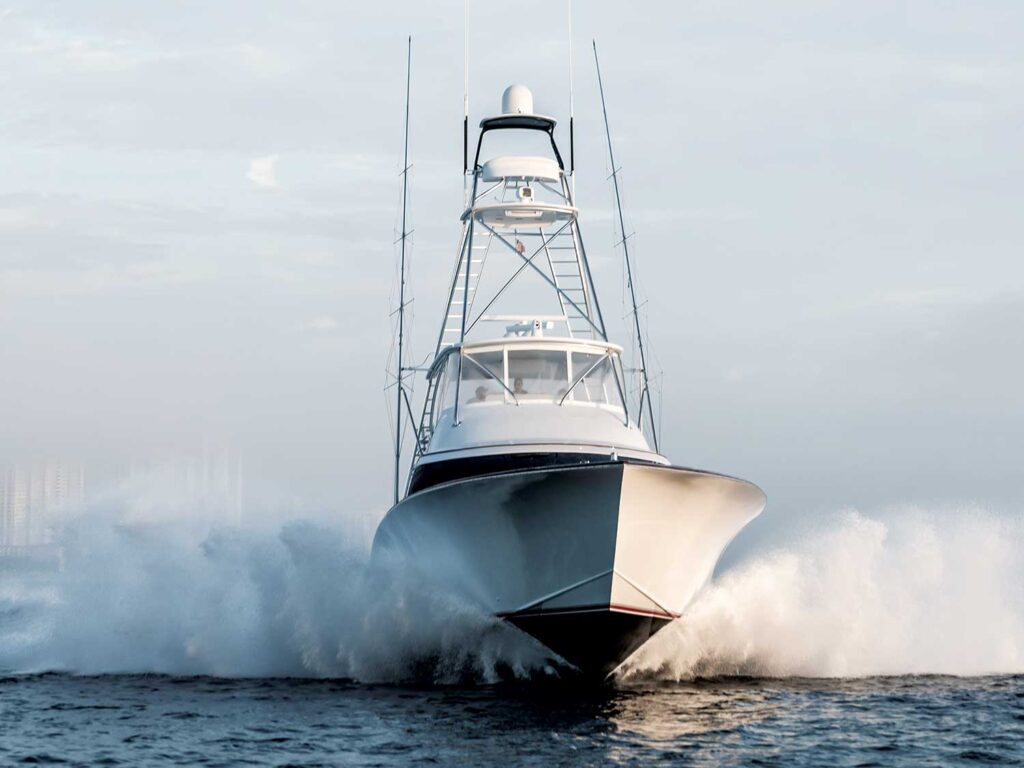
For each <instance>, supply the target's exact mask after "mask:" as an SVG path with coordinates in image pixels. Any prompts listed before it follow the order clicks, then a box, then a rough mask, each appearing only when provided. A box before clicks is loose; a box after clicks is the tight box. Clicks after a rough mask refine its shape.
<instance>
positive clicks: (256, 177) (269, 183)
mask: <svg viewBox="0 0 1024 768" xmlns="http://www.w3.org/2000/svg"><path fill="white" fill-rule="evenodd" d="M277 159H278V155H267V156H266V157H254V158H253V159H252V160H250V161H249V172H248V173H247V174H245V176H246V178H247V179H249V181H251V182H252V183H253V184H255V185H256V186H257V187H263V188H264V189H273V188H274V187H276V186H277Z"/></svg>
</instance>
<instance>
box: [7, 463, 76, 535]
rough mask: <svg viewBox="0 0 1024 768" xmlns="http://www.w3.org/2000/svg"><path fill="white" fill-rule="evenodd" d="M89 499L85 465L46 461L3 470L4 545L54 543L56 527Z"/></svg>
mask: <svg viewBox="0 0 1024 768" xmlns="http://www.w3.org/2000/svg"><path fill="white" fill-rule="evenodd" d="M84 501H85V467H84V465H83V464H82V463H80V462H65V461H46V462H40V463H35V464H28V465H15V466H12V467H7V468H5V469H3V470H0V547H34V546H42V545H44V544H50V543H52V541H53V534H54V528H55V527H57V526H59V525H60V524H61V523H63V522H64V520H65V519H66V517H67V515H68V514H70V513H72V512H75V511H78V510H79V509H80V507H81V505H82V504H83V502H84Z"/></svg>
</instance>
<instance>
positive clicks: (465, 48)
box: [462, 0, 469, 205]
mask: <svg viewBox="0 0 1024 768" xmlns="http://www.w3.org/2000/svg"><path fill="white" fill-rule="evenodd" d="M462 26H463V41H462V203H463V205H466V204H468V202H469V198H468V197H467V195H468V194H469V189H468V187H467V186H466V185H467V179H466V174H467V173H468V172H469V0H466V2H465V3H464V13H463V24H462Z"/></svg>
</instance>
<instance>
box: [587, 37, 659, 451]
mask: <svg viewBox="0 0 1024 768" xmlns="http://www.w3.org/2000/svg"><path fill="white" fill-rule="evenodd" d="M593 44H594V66H595V67H597V87H598V89H599V90H600V91H601V112H602V113H603V114H604V135H605V138H606V139H607V140H608V161H609V162H610V163H611V165H612V184H613V186H614V187H615V207H616V208H617V209H618V212H619V231H620V232H621V233H622V252H623V254H624V256H625V261H626V282H627V284H628V285H629V298H630V300H631V301H632V303H633V324H634V329H635V331H636V344H637V350H638V352H639V353H640V403H639V407H638V408H637V426H638V427H641V428H642V427H643V425H642V423H641V422H642V421H643V414H644V401H645V400H646V401H647V417H648V420H649V421H650V424H651V441H652V442H653V443H654V450H655V451H657V450H659V449H658V428H657V424H656V423H655V421H654V406H653V405H652V404H651V389H650V383H649V381H648V379H647V357H646V354H645V352H644V334H643V330H642V329H641V328H640V313H639V311H638V309H637V306H636V286H635V285H634V283H633V264H632V260H631V259H630V257H629V242H628V241H629V235H627V234H626V221H625V217H624V216H623V215H622V197H621V195H620V194H619V169H618V168H617V167H616V165H615V154H614V153H613V152H612V131H611V128H609V127H608V108H607V107H606V106H605V101H604V83H603V82H602V81H601V62H600V61H598V58H597V41H596V40H594V41H593Z"/></svg>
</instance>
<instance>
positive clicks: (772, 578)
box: [621, 509, 1024, 679]
mask: <svg viewBox="0 0 1024 768" xmlns="http://www.w3.org/2000/svg"><path fill="white" fill-rule="evenodd" d="M1022 542H1024V517H1022V516H1020V515H1017V516H997V515H993V514H990V513H986V512H984V511H982V510H979V509H961V510H943V511H939V512H928V511H925V510H921V509H903V510H895V511H891V512H889V513H887V514H885V515H884V516H882V517H880V518H875V517H867V516H865V515H863V514H860V513H857V512H853V511H848V512H845V513H841V514H838V515H833V516H830V517H829V518H828V519H826V520H823V521H822V522H821V523H820V525H819V526H818V528H817V530H816V531H815V532H813V533H812V534H810V535H809V536H806V537H804V538H802V539H801V540H799V541H797V542H795V543H794V545H793V546H791V547H786V548H785V549H782V550H781V551H776V552H771V553H769V554H766V555H764V556H760V557H757V558H755V559H753V560H752V561H750V562H748V563H746V564H744V565H741V566H740V567H739V568H737V569H734V570H733V571H732V572H730V573H727V574H726V575H725V576H724V577H723V578H721V579H720V580H719V581H718V582H717V583H715V584H713V585H711V586H710V587H709V589H707V590H706V591H705V592H704V593H703V594H702V595H701V596H700V597H699V598H698V599H697V601H696V602H695V603H694V604H693V606H692V607H691V609H690V610H689V611H687V612H686V614H685V616H684V617H683V619H682V620H680V621H677V622H675V623H673V624H672V625H671V626H669V627H667V628H666V629H665V630H663V631H662V632H661V633H660V634H659V635H657V636H655V638H654V639H653V640H652V641H651V642H650V643H649V644H648V645H647V646H645V647H644V648H643V649H641V651H640V652H639V653H638V654H636V655H635V656H634V657H633V658H632V659H630V660H629V662H628V663H627V664H626V666H625V668H624V669H623V670H622V675H621V676H622V677H623V678H624V679H635V678H644V677H651V676H653V677H657V678H662V679H664V678H671V679H689V678H693V677H697V676H711V675H771V676H794V675H799V676H812V677H838V676H867V675H900V674H918V673H921V674H923V673H936V674H953V675H976V674H987V673H1016V672H1021V671H1024V546H1022Z"/></svg>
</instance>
